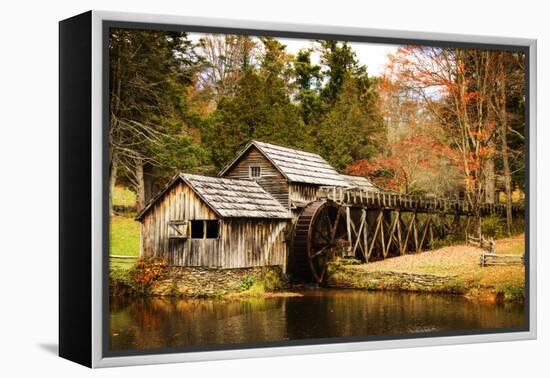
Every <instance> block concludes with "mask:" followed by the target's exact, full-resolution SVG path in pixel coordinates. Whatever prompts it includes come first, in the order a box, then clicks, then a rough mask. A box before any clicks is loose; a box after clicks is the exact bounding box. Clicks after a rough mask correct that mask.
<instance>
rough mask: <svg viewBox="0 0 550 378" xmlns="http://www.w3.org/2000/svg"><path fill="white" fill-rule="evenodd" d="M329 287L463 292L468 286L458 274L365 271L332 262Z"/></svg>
mask: <svg viewBox="0 0 550 378" xmlns="http://www.w3.org/2000/svg"><path fill="white" fill-rule="evenodd" d="M327 286H328V287H335V288H347V289H368V290H401V291H423V292H441V293H456V294H461V293H462V292H463V289H464V286H463V284H462V283H461V282H460V281H459V280H458V278H457V276H454V275H448V276H442V275H436V274H419V273H405V272H398V271H363V270H360V269H357V268H354V267H353V266H345V265H336V264H330V265H329V269H328V278H327Z"/></svg>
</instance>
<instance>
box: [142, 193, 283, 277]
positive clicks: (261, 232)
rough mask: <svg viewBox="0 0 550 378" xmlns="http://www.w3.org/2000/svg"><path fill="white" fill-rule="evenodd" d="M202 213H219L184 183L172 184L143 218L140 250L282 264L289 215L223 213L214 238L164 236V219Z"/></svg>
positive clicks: (182, 259) (202, 259) (231, 262)
mask: <svg viewBox="0 0 550 378" xmlns="http://www.w3.org/2000/svg"><path fill="white" fill-rule="evenodd" d="M205 219H218V218H217V215H216V213H215V212H214V211H213V210H212V209H210V207H209V206H208V205H206V204H205V203H204V202H203V201H202V200H201V199H200V198H199V197H198V196H197V195H196V194H195V193H194V192H193V190H192V189H191V188H190V187H189V186H188V185H186V184H185V183H183V182H180V183H177V184H175V185H174V186H173V187H172V188H171V189H170V190H169V191H168V192H167V193H166V194H165V195H164V196H163V197H162V198H161V199H160V200H158V201H157V203H156V204H155V205H154V207H153V208H152V209H151V210H150V211H149V212H148V213H147V214H146V215H145V216H144V218H143V221H142V225H141V255H142V256H144V257H148V256H155V257H160V258H164V259H166V260H167V261H168V263H169V264H171V265H178V266H205V267H219V268H247V267H260V266H268V265H280V266H282V267H283V268H284V267H286V259H287V253H288V251H287V245H286V242H285V230H286V227H287V224H288V223H289V221H288V220H285V219H276V220H270V219H241V218H226V219H223V220H221V223H220V233H219V237H218V238H217V239H192V238H187V239H170V238H169V237H168V223H169V221H173V220H205Z"/></svg>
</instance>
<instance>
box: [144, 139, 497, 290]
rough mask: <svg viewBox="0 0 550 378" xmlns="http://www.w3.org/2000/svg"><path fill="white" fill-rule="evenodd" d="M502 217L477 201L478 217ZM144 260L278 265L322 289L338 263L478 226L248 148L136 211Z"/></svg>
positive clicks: (460, 206)
mask: <svg viewBox="0 0 550 378" xmlns="http://www.w3.org/2000/svg"><path fill="white" fill-rule="evenodd" d="M492 212H504V206H503V205H484V206H482V208H481V213H482V215H483V214H489V213H492ZM137 219H138V220H139V221H140V222H141V224H142V226H141V256H142V257H147V256H154V257H159V258H163V259H165V260H166V261H167V262H168V263H169V264H171V265H176V266H200V267H208V268H215V269H242V268H252V267H264V266H278V267H280V268H281V270H282V271H283V272H288V273H290V275H291V276H292V278H293V279H297V280H301V281H307V282H316V283H319V284H321V283H323V281H324V280H325V278H326V270H327V263H328V261H330V260H331V259H334V258H336V257H353V258H356V259H359V260H361V261H362V262H365V263H367V262H369V261H373V260H378V259H384V258H388V257H392V256H398V255H403V254H405V253H410V252H413V253H418V252H421V251H422V250H425V249H428V248H433V246H434V241H436V240H442V239H445V238H446V237H447V236H449V235H453V234H454V235H455V238H456V239H458V238H463V237H465V235H466V234H467V232H468V230H469V229H471V230H470V231H472V232H473V231H474V230H475V228H474V227H475V225H474V224H473V223H474V222H471V219H473V210H472V208H471V207H470V206H469V205H468V204H467V202H465V201H458V200H447V199H439V198H434V197H428V196H412V195H403V194H398V193H394V192H383V191H381V190H380V189H379V188H377V187H376V186H375V185H373V184H372V183H371V182H370V181H369V180H368V179H366V178H365V177H357V176H350V175H344V174H341V173H339V172H337V171H336V170H335V169H334V168H333V167H332V166H331V165H330V164H328V162H327V161H326V160H324V159H323V158H322V157H321V156H320V155H318V154H315V153H312V152H307V151H302V150H297V149H293V148H289V147H284V146H278V145H274V144H270V143H264V142H259V141H251V142H249V143H248V144H247V145H246V146H245V147H244V149H243V150H242V151H241V152H240V153H239V154H238V155H237V156H236V157H235V158H234V159H233V160H232V161H231V162H230V163H229V164H228V165H227V166H226V167H225V168H224V169H223V170H222V171H221V172H220V173H219V174H218V176H215V177H213V176H203V175H193V174H187V173H179V174H177V175H175V176H174V178H173V179H172V180H171V181H170V182H168V183H167V185H166V186H165V188H164V189H163V190H161V191H160V192H159V193H158V194H157V195H156V196H155V197H154V198H153V199H152V200H151V201H150V202H149V204H147V205H146V206H145V207H144V208H143V209H142V210H141V212H140V213H139V214H138V215H137Z"/></svg>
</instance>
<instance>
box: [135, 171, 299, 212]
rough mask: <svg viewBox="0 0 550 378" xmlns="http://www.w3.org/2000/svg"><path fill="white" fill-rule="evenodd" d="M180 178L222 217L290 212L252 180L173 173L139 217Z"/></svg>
mask: <svg viewBox="0 0 550 378" xmlns="http://www.w3.org/2000/svg"><path fill="white" fill-rule="evenodd" d="M179 181H183V182H185V183H186V184H187V185H189V187H190V188H191V189H192V190H193V191H194V192H195V193H196V194H197V195H198V196H199V197H200V198H201V199H202V200H203V201H204V202H205V203H206V204H207V205H208V206H209V207H210V208H211V209H212V210H213V211H214V212H215V213H216V214H217V215H218V216H220V217H221V218H231V217H233V218H271V219H288V218H290V214H289V212H288V210H287V209H285V208H284V207H283V206H281V204H280V203H279V202H278V201H277V200H276V199H275V198H273V197H272V196H271V194H269V193H267V192H266V191H265V190H264V189H263V188H262V187H261V186H260V185H259V184H258V183H257V182H255V181H253V180H241V179H228V178H221V177H211V176H201V175H193V174H187V173H180V174H178V175H176V176H175V177H174V178H173V179H172V180H171V181H170V182H169V183H168V184H167V185H166V187H165V188H164V189H163V190H162V191H161V192H160V193H158V194H157V195H156V196H155V198H153V199H152V200H151V201H150V202H149V204H147V206H145V207H144V208H143V210H142V211H141V212H140V213H139V214H138V215H137V217H136V219H138V220H140V219H141V218H142V217H143V216H144V215H145V214H146V213H147V212H148V211H149V209H151V207H152V206H153V205H154V203H155V202H157V201H158V200H159V199H160V198H161V197H162V196H163V195H164V193H166V192H167V191H168V189H170V188H171V187H172V186H173V185H174V184H175V183H176V182H179Z"/></svg>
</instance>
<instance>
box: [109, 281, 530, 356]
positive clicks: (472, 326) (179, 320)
mask: <svg viewBox="0 0 550 378" xmlns="http://www.w3.org/2000/svg"><path fill="white" fill-rule="evenodd" d="M301 294H303V296H301V297H278V298H267V299H264V298H261V299H241V300H231V301H224V300H203V299H201V300H199V299H196V300H189V299H136V298H121V297H112V298H111V299H110V301H111V311H110V335H111V337H110V350H111V351H122V350H128V349H131V350H135V349H151V348H166V347H190V346H194V347H197V346H207V345H212V344H235V343H254V342H270V341H284V340H299V339H312V338H325V337H342V336H372V335H397V334H410V333H419V332H432V331H466V330H481V329H495V328H515V327H522V326H523V325H524V321H525V316H524V306H523V305H521V304H494V303H484V302H474V301H469V300H467V299H465V298H463V297H460V296H450V295H431V294H420V293H418V294H417V293H400V292H373V291H364V290H338V289H312V290H305V291H303V292H301Z"/></svg>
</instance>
